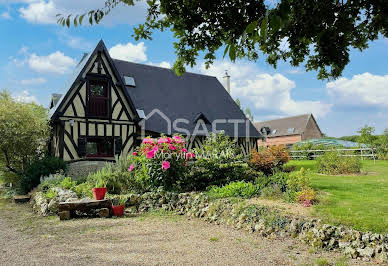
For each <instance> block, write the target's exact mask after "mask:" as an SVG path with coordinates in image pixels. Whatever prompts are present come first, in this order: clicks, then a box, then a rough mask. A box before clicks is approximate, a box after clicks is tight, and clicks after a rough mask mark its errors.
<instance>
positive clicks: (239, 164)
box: [183, 133, 254, 190]
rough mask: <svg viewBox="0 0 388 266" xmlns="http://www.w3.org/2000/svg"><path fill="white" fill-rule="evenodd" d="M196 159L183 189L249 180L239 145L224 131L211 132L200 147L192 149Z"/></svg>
mask: <svg viewBox="0 0 388 266" xmlns="http://www.w3.org/2000/svg"><path fill="white" fill-rule="evenodd" d="M194 153H195V154H196V157H197V160H196V162H195V164H194V165H193V167H192V169H191V171H190V173H189V174H188V176H187V178H186V179H185V182H184V184H183V187H184V189H185V190H205V189H206V188H207V187H210V186H222V185H225V184H228V183H230V182H233V181H242V180H245V181H251V180H254V176H252V175H250V174H248V175H247V170H248V167H247V164H246V163H245V162H244V156H243V155H242V153H241V148H240V147H239V145H238V144H237V143H236V141H234V140H233V139H231V138H230V137H228V136H226V135H225V134H224V133H219V134H211V135H210V136H209V137H207V138H206V140H205V143H204V145H203V146H202V147H201V148H196V149H194Z"/></svg>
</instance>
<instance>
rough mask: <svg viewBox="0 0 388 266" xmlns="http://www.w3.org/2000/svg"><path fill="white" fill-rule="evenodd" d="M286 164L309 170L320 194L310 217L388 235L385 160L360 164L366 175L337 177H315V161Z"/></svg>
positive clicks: (317, 175)
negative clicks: (317, 217)
mask: <svg viewBox="0 0 388 266" xmlns="http://www.w3.org/2000/svg"><path fill="white" fill-rule="evenodd" d="M289 164H290V165H295V166H296V169H297V170H298V169H300V168H301V167H304V168H305V169H307V168H308V169H311V170H312V171H313V174H312V178H311V180H312V185H313V187H314V189H316V190H319V191H323V192H324V193H323V195H322V197H321V199H320V203H319V204H318V205H316V206H314V207H313V214H314V215H317V216H319V217H321V218H322V219H324V220H326V221H327V222H330V223H334V224H345V225H349V226H352V227H353V228H355V229H357V230H361V231H373V232H378V233H387V232H388V161H376V164H374V163H373V161H369V160H368V161H363V168H362V171H363V172H366V173H367V174H366V175H341V176H329V175H321V174H317V173H316V169H317V168H316V162H315V161H306V160H301V161H291V162H289Z"/></svg>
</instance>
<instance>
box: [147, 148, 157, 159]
mask: <svg viewBox="0 0 388 266" xmlns="http://www.w3.org/2000/svg"><path fill="white" fill-rule="evenodd" d="M146 156H147V158H148V159H152V158H154V156H155V151H154V150H152V151H149V152H147V155H146Z"/></svg>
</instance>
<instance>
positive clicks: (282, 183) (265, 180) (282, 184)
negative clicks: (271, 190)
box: [255, 172, 288, 192]
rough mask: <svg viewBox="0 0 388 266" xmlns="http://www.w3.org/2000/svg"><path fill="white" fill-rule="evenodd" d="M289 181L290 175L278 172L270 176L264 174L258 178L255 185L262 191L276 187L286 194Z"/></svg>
mask: <svg viewBox="0 0 388 266" xmlns="http://www.w3.org/2000/svg"><path fill="white" fill-rule="evenodd" d="M287 179H288V174H287V173H284V172H276V173H274V174H273V175H270V176H266V175H264V174H262V175H260V176H258V177H257V178H256V180H255V184H256V186H257V187H258V188H259V189H260V190H261V189H264V188H266V187H271V186H274V185H276V186H278V187H279V189H280V190H281V191H282V192H285V191H286V190H287Z"/></svg>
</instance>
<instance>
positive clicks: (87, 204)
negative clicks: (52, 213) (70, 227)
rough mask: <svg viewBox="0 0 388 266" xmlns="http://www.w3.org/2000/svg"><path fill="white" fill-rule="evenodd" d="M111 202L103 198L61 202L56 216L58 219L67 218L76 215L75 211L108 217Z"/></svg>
mask: <svg viewBox="0 0 388 266" xmlns="http://www.w3.org/2000/svg"><path fill="white" fill-rule="evenodd" d="M111 211H112V202H111V201H110V200H108V199H104V200H88V201H75V202H62V203H59V205H58V216H59V219H60V220H69V219H71V218H75V217H76V216H77V212H82V213H86V214H92V215H97V216H98V217H101V218H102V217H110V216H111Z"/></svg>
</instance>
